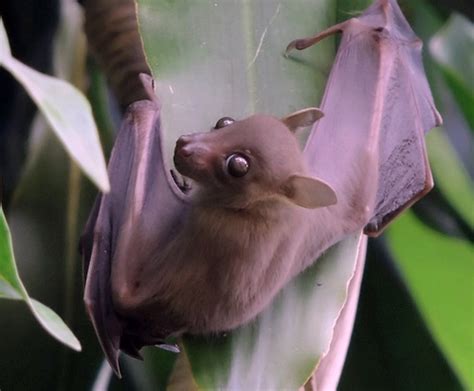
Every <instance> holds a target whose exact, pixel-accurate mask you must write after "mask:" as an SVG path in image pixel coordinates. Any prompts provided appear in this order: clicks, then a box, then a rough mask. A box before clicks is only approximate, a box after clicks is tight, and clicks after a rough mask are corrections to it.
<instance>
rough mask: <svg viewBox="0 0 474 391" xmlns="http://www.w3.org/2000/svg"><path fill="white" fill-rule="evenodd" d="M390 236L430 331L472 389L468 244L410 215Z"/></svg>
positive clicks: (473, 269) (473, 282) (473, 317)
mask: <svg viewBox="0 0 474 391" xmlns="http://www.w3.org/2000/svg"><path fill="white" fill-rule="evenodd" d="M388 234H389V239H390V244H391V248H392V250H393V252H394V254H395V256H396V258H397V259H398V261H399V264H400V266H401V268H402V272H403V275H404V277H405V279H406V281H407V284H408V286H409V287H410V290H411V292H412V294H413V296H414V298H415V301H416V302H417V304H418V306H419V309H420V311H421V313H422V314H423V315H424V318H425V320H426V321H427V324H428V325H429V327H430V330H431V332H432V333H433V335H434V337H435V338H436V340H437V341H438V343H439V344H440V346H441V348H442V349H443V351H444V352H445V354H446V356H447V358H448V360H449V361H450V363H451V365H452V366H453V367H454V369H455V370H456V372H457V374H458V375H459V376H460V378H461V379H462V380H463V382H464V384H465V386H466V389H474V372H473V371H472V368H473V367H474V340H473V338H472V330H474V310H473V309H474V295H473V293H472V288H473V286H474V262H473V248H472V245H471V244H469V243H467V242H466V241H462V240H457V239H452V238H449V237H446V236H444V235H441V234H439V233H437V232H434V231H432V230H430V229H428V228H426V227H425V226H424V225H423V224H421V223H420V222H419V221H418V220H416V219H415V218H414V217H413V215H412V214H411V213H407V214H405V215H404V216H402V217H401V218H400V219H399V220H398V221H397V222H396V223H395V224H393V225H392V226H391V227H390V229H389V231H388ZM414 238H416V239H415V240H414Z"/></svg>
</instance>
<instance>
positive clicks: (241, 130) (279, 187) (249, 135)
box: [174, 108, 336, 209]
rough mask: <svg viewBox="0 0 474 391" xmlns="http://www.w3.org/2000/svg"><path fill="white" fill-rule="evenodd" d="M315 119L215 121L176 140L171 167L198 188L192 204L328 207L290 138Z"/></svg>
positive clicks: (331, 199)
mask: <svg viewBox="0 0 474 391" xmlns="http://www.w3.org/2000/svg"><path fill="white" fill-rule="evenodd" d="M321 116H322V113H321V112H320V111H319V110H317V109H313V108H311V109H306V110H301V111H299V112H296V113H294V114H291V115H289V116H287V117H285V118H283V119H278V118H275V117H272V116H268V115H262V114H257V115H254V116H251V117H249V118H246V119H244V120H241V121H234V120H233V119H231V118H229V117H224V118H221V119H220V120H219V121H218V122H217V123H216V126H215V127H214V129H213V130H211V131H210V132H205V133H194V134H190V135H186V136H182V137H180V138H179V139H178V141H177V142H176V148H175V154H174V162H175V166H176V168H177V170H178V171H179V172H180V173H181V174H182V175H184V176H187V177H189V178H191V179H193V180H194V181H195V182H197V184H198V185H199V186H198V190H197V192H196V194H195V201H196V203H203V204H209V205H214V206H221V207H226V208H236V209H246V208H250V207H252V206H257V205H258V206H261V204H262V202H268V201H275V200H277V201H289V202H291V203H293V204H296V205H299V206H302V207H305V208H316V207H321V206H327V205H331V204H334V203H336V195H335V193H334V191H333V190H332V188H331V187H330V186H329V185H328V184H326V183H324V182H323V181H321V180H319V179H317V178H313V177H311V176H309V175H307V170H306V164H305V160H304V156H303V154H302V151H301V150H300V148H299V145H298V142H297V140H296V137H295V135H294V130H295V129H296V128H298V127H301V126H308V125H311V124H313V123H314V122H315V121H316V120H317V119H318V118H320V117H321Z"/></svg>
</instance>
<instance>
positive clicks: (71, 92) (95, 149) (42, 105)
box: [0, 20, 110, 191]
mask: <svg viewBox="0 0 474 391" xmlns="http://www.w3.org/2000/svg"><path fill="white" fill-rule="evenodd" d="M0 66H2V67H4V68H5V69H6V70H7V71H8V72H10V73H11V74H12V75H13V76H14V77H15V79H17V80H18V82H20V83H21V85H22V86H23V87H24V88H25V89H26V90H27V92H28V94H29V95H30V96H31V98H32V99H33V100H34V101H35V103H36V104H37V105H38V108H39V109H40V110H41V112H42V113H43V115H44V116H45V117H46V119H47V120H48V122H49V124H50V125H51V128H52V129H53V131H54V132H55V133H56V135H57V136H58V138H59V139H60V140H61V142H62V143H63V145H64V147H65V148H66V150H67V151H68V152H69V154H70V155H71V157H72V158H73V159H74V160H75V161H76V162H77V163H78V164H79V166H80V167H81V168H82V169H83V170H84V172H85V174H86V175H88V176H89V177H90V178H91V179H92V181H94V182H95V184H96V185H97V186H98V187H99V188H100V189H101V190H102V191H108V190H109V188H110V185H109V180H108V177H107V170H106V167H105V160H104V156H103V154H102V150H101V147H100V142H99V136H98V133H97V128H96V125H95V122H94V119H93V117H92V113H91V108H90V104H89V102H88V101H87V99H86V98H85V97H84V96H83V94H82V93H81V92H80V91H79V90H77V89H76V88H75V87H73V86H72V85H71V84H69V83H67V82H65V81H63V80H60V79H57V78H54V77H51V76H48V75H44V74H42V73H40V72H38V71H36V70H34V69H32V68H30V67H28V66H26V65H25V64H23V63H21V62H20V61H18V60H16V59H15V58H14V57H12V55H11V52H10V48H9V45H8V39H7V35H6V31H5V28H4V26H3V22H2V21H1V20H0Z"/></svg>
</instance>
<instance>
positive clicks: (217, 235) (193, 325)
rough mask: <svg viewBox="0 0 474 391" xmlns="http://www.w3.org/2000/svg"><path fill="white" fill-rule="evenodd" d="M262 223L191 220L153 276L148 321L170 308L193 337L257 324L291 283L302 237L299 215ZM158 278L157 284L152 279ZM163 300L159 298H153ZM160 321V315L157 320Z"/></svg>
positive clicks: (258, 219) (212, 217)
mask: <svg viewBox="0 0 474 391" xmlns="http://www.w3.org/2000/svg"><path fill="white" fill-rule="evenodd" d="M288 209H289V210H286V209H281V210H277V211H272V213H271V214H262V213H260V214H258V215H255V216H250V215H244V214H243V213H239V212H235V213H230V212H229V213H218V212H217V211H214V210H210V211H205V212H202V213H197V214H193V215H191V216H190V220H189V223H188V225H187V226H186V227H185V229H183V231H182V234H180V235H178V237H177V238H176V240H175V241H174V242H173V243H172V244H171V245H170V247H169V248H168V249H167V250H166V251H165V252H164V254H163V256H162V257H160V259H158V260H157V262H156V272H153V271H151V270H149V271H146V274H147V275H148V277H147V278H146V279H145V278H143V281H146V284H147V285H141V286H140V287H139V288H138V289H137V290H135V292H134V293H133V294H132V295H131V296H133V297H135V298H140V297H143V302H140V300H138V302H136V303H135V306H136V307H135V308H130V313H132V312H133V313H136V310H137V309H139V308H140V307H142V308H143V309H145V308H146V311H147V313H148V314H147V316H149V312H150V311H152V312H153V307H154V306H153V301H155V303H156V309H157V311H162V309H163V307H165V308H168V309H169V310H170V311H171V312H173V313H174V314H176V316H177V317H178V318H179V319H181V320H182V321H183V323H184V324H185V325H186V326H185V329H186V331H188V332H191V333H208V332H215V331H222V330H229V329H232V328H235V327H237V326H239V325H241V324H243V323H246V322H247V321H249V320H250V319H252V318H253V317H254V316H255V315H256V314H257V313H258V312H260V311H261V310H262V308H263V307H264V306H265V305H267V304H268V302H269V301H270V300H271V299H272V298H273V296H274V295H275V293H276V292H277V291H278V290H279V289H280V288H281V286H282V285H283V284H284V283H285V282H286V281H287V280H288V277H289V275H290V273H291V270H290V268H291V264H292V261H291V260H292V258H293V257H294V256H295V253H296V248H297V246H296V243H295V240H294V237H295V236H293V235H294V233H295V231H296V230H298V226H301V221H299V217H298V213H295V208H288ZM150 276H153V277H150ZM151 287H152V289H153V291H154V292H155V294H154V295H153V297H152V298H150V296H149V295H148V294H147V292H148V291H149V290H150V289H151ZM157 317H158V314H157Z"/></svg>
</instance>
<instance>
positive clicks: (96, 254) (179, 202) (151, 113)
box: [81, 80, 187, 375]
mask: <svg viewBox="0 0 474 391" xmlns="http://www.w3.org/2000/svg"><path fill="white" fill-rule="evenodd" d="M145 82H151V81H149V80H145ZM162 147H163V146H162V135H161V127H160V111H159V105H158V103H157V101H156V99H154V100H144V101H138V102H135V103H133V104H132V105H130V106H129V107H128V109H127V111H126V113H125V116H124V119H123V121H122V126H121V129H120V131H119V133H118V135H117V139H116V141H115V145H114V148H113V150H112V154H111V158H110V161H109V165H108V173H109V177H110V182H111V191H110V193H108V194H102V195H100V196H98V198H97V200H96V203H95V205H94V208H93V210H92V212H91V215H90V217H89V221H88V223H87V225H86V229H85V232H84V234H83V236H82V239H81V249H82V254H83V260H84V271H85V289H84V300H85V303H86V307H87V311H88V313H89V316H90V318H91V320H92V323H93V325H94V328H95V330H96V333H97V335H98V338H99V341H100V344H101V346H102V349H103V350H104V353H105V355H106V357H107V359H108V361H109V363H110V365H111V366H112V368H113V369H114V371H115V372H116V373H117V375H120V370H119V365H118V356H119V349H121V348H122V347H124V349H126V347H127V346H128V345H129V344H128V342H127V341H126V340H121V338H122V337H123V335H124V332H125V330H124V327H125V326H124V323H123V320H122V319H121V318H120V316H119V315H118V314H117V313H116V312H115V310H114V306H113V300H112V295H111V279H112V275H113V274H114V270H120V271H122V273H125V274H126V273H127V272H128V271H130V273H131V272H132V271H133V269H134V268H135V267H136V265H137V264H140V263H142V262H146V260H144V259H143V258H144V257H146V256H149V251H148V250H149V248H150V246H152V245H154V244H156V243H160V242H161V241H164V240H166V239H168V240H169V237H170V236H171V235H172V234H173V231H174V230H175V229H176V226H177V220H178V219H179V217H180V215H181V213H182V211H183V210H185V209H186V205H187V203H186V197H185V195H184V194H183V193H182V192H181V190H180V189H179V188H178V187H177V185H176V184H175V182H174V180H173V178H172V177H171V174H170V171H169V170H168V169H167V167H166V164H165V163H164V160H163V152H162ZM123 278H124V279H126V276H124V277H123ZM131 353H132V354H133V353H136V354H138V352H131ZM136 354H135V355H136Z"/></svg>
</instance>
